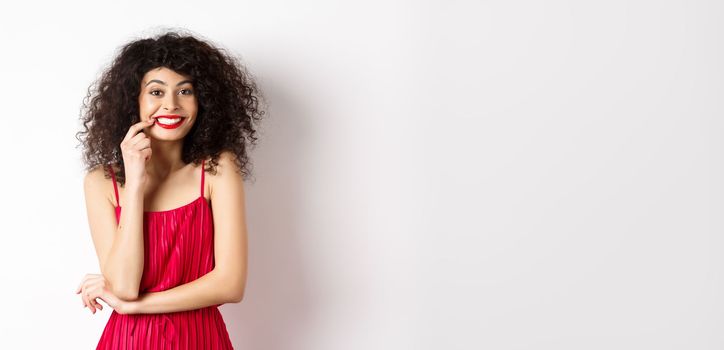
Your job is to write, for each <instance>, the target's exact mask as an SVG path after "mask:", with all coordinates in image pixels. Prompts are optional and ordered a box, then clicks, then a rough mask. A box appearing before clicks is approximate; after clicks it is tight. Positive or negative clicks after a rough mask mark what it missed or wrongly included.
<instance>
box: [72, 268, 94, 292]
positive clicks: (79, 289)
mask: <svg viewBox="0 0 724 350" xmlns="http://www.w3.org/2000/svg"><path fill="white" fill-rule="evenodd" d="M91 277H92V275H91V274H90V273H87V274H86V275H85V276H83V279H81V281H80V284H79V285H78V289H77V290H76V294H78V293H80V291H81V289H82V287H83V284H84V283H85V281H87V280H88V279H90V278H91Z"/></svg>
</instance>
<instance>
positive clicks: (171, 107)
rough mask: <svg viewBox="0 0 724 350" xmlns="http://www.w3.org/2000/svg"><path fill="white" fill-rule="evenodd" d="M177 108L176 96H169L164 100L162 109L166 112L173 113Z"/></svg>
mask: <svg viewBox="0 0 724 350" xmlns="http://www.w3.org/2000/svg"><path fill="white" fill-rule="evenodd" d="M177 108H178V104H177V103H176V96H169V97H166V99H164V101H163V109H165V110H167V111H175V110H176V109H177Z"/></svg>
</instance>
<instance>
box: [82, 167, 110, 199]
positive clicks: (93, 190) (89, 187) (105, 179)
mask: <svg viewBox="0 0 724 350" xmlns="http://www.w3.org/2000/svg"><path fill="white" fill-rule="evenodd" d="M111 181H113V180H112V179H111V177H110V174H109V171H108V165H96V166H94V167H92V168H90V169H89V170H88V172H86V174H85V177H84V179H83V188H84V190H85V193H86V195H87V196H88V195H92V196H96V195H100V196H103V197H107V198H108V199H109V200H110V199H111V198H112V196H113V186H109V185H110V183H111Z"/></svg>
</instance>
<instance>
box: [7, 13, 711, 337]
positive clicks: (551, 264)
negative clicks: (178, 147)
mask: <svg viewBox="0 0 724 350" xmlns="http://www.w3.org/2000/svg"><path fill="white" fill-rule="evenodd" d="M6 6H9V5H3V7H4V8H3V9H2V10H0V29H1V30H2V35H1V36H0V43H1V46H0V47H1V49H2V53H1V55H0V78H1V79H2V80H1V81H0V96H1V97H0V98H1V99H2V120H3V128H2V132H1V135H2V136H0V152H1V153H0V157H1V158H0V161H2V164H3V165H2V171H0V186H1V187H0V188H1V189H2V194H3V198H4V199H3V200H2V210H1V211H0V215H2V217H1V218H0V219H1V220H2V221H1V222H2V227H1V228H0V232H2V233H1V234H0V266H1V267H2V279H1V280H0V283H1V284H0V288H1V293H2V294H1V295H0V296H2V307H1V308H0V348H2V349H20V348H27V349H50V348H54V349H91V348H94V347H95V345H96V343H97V341H98V339H99V337H100V334H101V332H102V330H103V327H104V326H105V322H106V320H107V319H108V316H109V315H110V310H109V309H108V308H107V309H105V310H104V311H102V312H101V313H97V314H95V315H92V314H91V313H90V312H89V311H88V310H87V309H84V308H83V307H82V303H81V299H80V297H79V296H77V295H76V294H74V289H75V288H76V286H77V285H78V283H79V282H80V279H81V277H82V276H83V275H84V274H86V273H97V272H98V267H97V260H96V256H95V252H94V249H93V245H92V241H91V237H90V234H89V229H88V225H87V218H86V214H85V204H84V198H83V191H82V176H83V172H82V164H81V161H80V159H81V158H80V155H81V153H80V151H81V150H80V148H76V146H77V140H76V139H75V133H76V132H77V131H78V130H79V128H80V124H79V121H78V120H79V115H78V114H79V111H80V105H81V102H82V99H83V97H84V96H85V93H86V89H87V87H88V86H89V85H90V84H91V83H92V81H93V80H94V79H95V78H96V77H97V75H98V74H99V73H100V71H101V69H102V68H103V67H105V65H106V64H108V63H109V62H110V60H111V59H112V58H113V56H114V54H115V50H116V49H117V48H118V47H119V46H121V45H122V44H124V43H126V42H127V41H129V40H132V39H135V38H138V37H142V36H144V35H147V34H154V33H156V32H158V31H159V28H166V27H183V28H187V29H189V30H191V31H193V32H195V33H197V34H199V35H201V36H203V37H204V38H206V39H209V40H212V41H213V42H214V43H216V44H218V45H220V46H223V47H225V48H227V49H230V50H232V51H233V52H235V53H236V54H238V55H239V56H241V58H242V59H243V61H244V62H245V64H246V65H247V67H249V69H250V70H251V71H252V72H253V73H254V74H255V76H256V77H257V79H258V81H259V82H260V84H261V85H262V88H263V89H264V92H265V94H266V95H267V99H268V103H269V104H270V110H269V115H268V117H267V119H266V120H265V122H264V125H263V128H262V130H261V131H262V135H261V136H262V139H261V142H260V145H259V146H258V147H257V148H256V149H255V150H254V152H253V153H252V157H253V161H254V174H255V179H256V181H255V182H253V183H252V182H247V207H248V208H247V213H248V220H249V222H248V227H249V244H250V246H249V264H250V265H249V277H248V278H249V280H248V285H247V290H246V295H245V299H244V300H243V301H242V303H240V304H230V305H225V306H223V307H221V311H222V313H223V316H224V318H225V320H226V323H227V327H228V330H229V332H230V334H231V338H232V341H233V343H234V346H235V348H237V349H255V350H267V349H269V350H286V349H290V350H306V349H308V350H322V349H324V350H340V349H345V350H357V349H359V350H361V349H504V350H507V349H536V350H537V349H556V350H560V349H576V350H578V349H657V350H661V349H722V348H724V332H722V330H723V329H724V328H723V327H724V301H723V296H724V257H723V255H722V253H723V252H724V239H723V238H722V234H723V233H724V232H723V229H724V225H723V223H724V221H723V220H722V215H721V214H722V210H724V187H723V186H722V179H723V175H724V161H723V159H724V142H722V137H721V135H722V131H724V130H723V129H724V121H723V120H722V107H723V106H722V93H723V92H724V79H723V78H724V74H723V73H724V69H723V68H722V62H724V55H723V54H724V51H723V50H722V46H723V45H724V44H723V43H724V40H722V39H724V38H722V36H723V35H722V34H723V33H724V28H723V27H722V23H724V21H723V20H724V18H723V17H724V16H723V15H724V5H723V3H722V2H719V1H713V0H712V1H684V0H680V1H642V0H634V1H632V0H625V1H624V0H614V1H572V0H571V1H561V0H554V1H480V2H477V3H473V2H468V3H465V2H455V1H445V2H443V1H438V2H434V1H407V2H402V1H397V2H391V1H358V2H349V3H346V4H342V3H339V2H332V1H326V2H325V1H305V2H299V1H286V2H282V1H257V2H242V1H235V2H226V3H222V2H199V1H193V2H191V1H189V2H179V1H175V2H164V1H156V2H149V1H130V2H129V1H124V2H114V3H113V4H111V3H103V2H90V1H88V2H86V3H74V4H69V3H67V2H52V3H51V2H48V3H34V2H23V3H19V2H18V3H15V4H13V5H12V8H11V7H6Z"/></svg>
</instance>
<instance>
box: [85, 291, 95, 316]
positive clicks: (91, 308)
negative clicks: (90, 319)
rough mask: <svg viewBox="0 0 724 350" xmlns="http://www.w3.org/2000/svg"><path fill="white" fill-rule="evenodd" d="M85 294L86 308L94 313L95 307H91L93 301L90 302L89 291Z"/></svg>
mask: <svg viewBox="0 0 724 350" xmlns="http://www.w3.org/2000/svg"><path fill="white" fill-rule="evenodd" d="M85 295H86V303H87V304H88V308H89V309H90V310H91V312H92V313H96V309H95V307H93V303H91V292H90V291H86V292H85Z"/></svg>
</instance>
